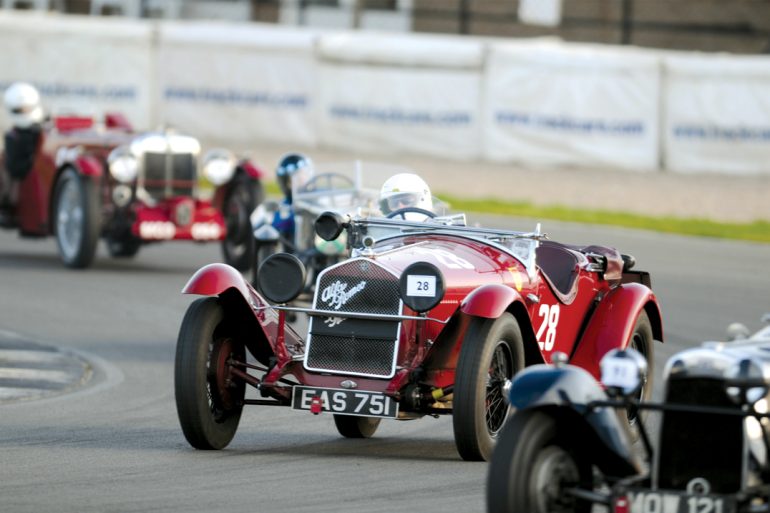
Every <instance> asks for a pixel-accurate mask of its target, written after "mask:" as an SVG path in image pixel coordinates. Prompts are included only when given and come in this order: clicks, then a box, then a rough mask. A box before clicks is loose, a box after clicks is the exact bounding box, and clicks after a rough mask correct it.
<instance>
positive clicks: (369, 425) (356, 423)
mask: <svg viewBox="0 0 770 513" xmlns="http://www.w3.org/2000/svg"><path fill="white" fill-rule="evenodd" d="M334 425H335V426H337V431H339V433H340V434H341V435H342V436H344V437H345V438H369V437H370V436H372V435H374V432H375V431H377V427H378V426H379V425H380V419H376V418H374V417H352V416H350V415H335V416H334Z"/></svg>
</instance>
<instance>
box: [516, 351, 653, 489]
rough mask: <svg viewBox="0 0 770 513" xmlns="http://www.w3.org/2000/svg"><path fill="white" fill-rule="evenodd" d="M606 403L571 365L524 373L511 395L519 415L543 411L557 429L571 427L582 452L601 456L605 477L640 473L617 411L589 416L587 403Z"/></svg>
mask: <svg viewBox="0 0 770 513" xmlns="http://www.w3.org/2000/svg"><path fill="white" fill-rule="evenodd" d="M606 399H607V396H606V394H605V393H604V391H603V390H602V388H601V386H600V385H599V384H598V383H597V381H596V380H595V379H594V377H593V376H591V374H589V373H588V372H586V371H585V370H583V369H581V368H579V367H574V366H571V365H570V366H568V367H559V368H554V367H553V366H550V365H536V366H533V367H530V368H528V369H525V370H524V371H522V372H521V373H519V374H518V375H517V376H516V377H515V378H514V380H513V383H512V385H511V391H510V402H511V406H513V407H514V408H515V409H516V411H520V410H525V409H528V410H542V411H543V413H545V414H547V415H549V416H551V417H553V418H554V419H556V420H557V421H558V422H557V425H561V426H569V431H570V432H571V433H572V435H573V436H575V437H577V438H578V439H579V440H580V444H581V445H582V449H583V450H584V451H588V452H590V453H592V454H595V455H598V457H597V459H596V461H597V464H598V466H599V467H600V468H601V470H602V471H603V472H605V473H606V474H608V475H619V476H623V475H629V474H635V473H638V472H639V471H640V467H639V463H638V461H637V460H636V457H635V456H634V454H633V452H632V451H631V446H632V444H631V440H632V437H631V435H630V433H629V431H628V427H627V425H626V424H623V423H621V422H620V419H619V417H618V414H617V412H616V410H615V409H613V408H607V407H605V408H596V409H593V410H592V411H590V412H588V408H587V407H586V405H587V404H588V403H590V402H592V401H602V400H606Z"/></svg>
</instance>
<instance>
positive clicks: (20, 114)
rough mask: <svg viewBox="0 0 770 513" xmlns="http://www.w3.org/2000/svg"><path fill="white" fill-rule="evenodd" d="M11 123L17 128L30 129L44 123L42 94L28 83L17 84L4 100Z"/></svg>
mask: <svg viewBox="0 0 770 513" xmlns="http://www.w3.org/2000/svg"><path fill="white" fill-rule="evenodd" d="M3 100H4V103H5V108H6V110H7V111H8V115H9V116H10V119H11V123H12V124H13V126H14V127H16V128H30V127H31V126H33V125H36V124H39V123H41V122H42V121H43V108H42V107H41V106H40V93H38V92H37V89H35V87H34V86H32V85H30V84H28V83H26V82H15V83H13V84H11V86H10V87H8V89H6V90H5V96H4V98H3Z"/></svg>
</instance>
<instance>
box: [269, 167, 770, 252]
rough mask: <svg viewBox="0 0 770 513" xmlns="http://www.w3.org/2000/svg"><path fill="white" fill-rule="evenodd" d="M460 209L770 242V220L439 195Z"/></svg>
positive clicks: (272, 188) (273, 191)
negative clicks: (665, 214)
mask: <svg viewBox="0 0 770 513" xmlns="http://www.w3.org/2000/svg"><path fill="white" fill-rule="evenodd" d="M265 192H267V193H268V194H269V195H271V196H280V194H281V191H280V189H279V187H278V184H276V183H275V182H268V183H266V184H265ZM439 197H440V198H441V199H442V200H444V201H446V202H447V203H449V204H450V205H451V207H452V210H454V211H457V212H478V213H481V214H495V215H503V216H514V217H531V218H535V219H552V220H555V221H568V222H572V223H589V224H601V225H609V226H619V227H623V228H637V229H641V230H652V231H656V232H664V233H676V234H680V235H696V236H701V237H716V238H719V239H732V240H746V241H753V242H764V243H770V222H768V221H754V222H751V223H724V222H719V221H711V220H708V219H696V218H678V217H653V216H644V215H640V214H630V213H627V212H615V211H611V210H585V209H576V208H569V207H562V206H558V205H557V206H548V207H542V206H535V205H532V204H531V203H528V202H507V201H501V200H498V199H461V198H457V197H455V196H448V195H445V194H439Z"/></svg>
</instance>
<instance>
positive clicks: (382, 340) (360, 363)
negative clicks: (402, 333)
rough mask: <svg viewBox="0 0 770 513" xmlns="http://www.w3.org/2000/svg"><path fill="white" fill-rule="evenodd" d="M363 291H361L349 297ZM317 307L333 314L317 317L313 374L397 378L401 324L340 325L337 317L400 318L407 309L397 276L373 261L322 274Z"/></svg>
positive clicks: (309, 364)
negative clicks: (346, 314)
mask: <svg viewBox="0 0 770 513" xmlns="http://www.w3.org/2000/svg"><path fill="white" fill-rule="evenodd" d="M362 284H363V285H362ZM358 287H360V290H358V291H357V292H355V293H353V294H352V295H350V296H349V297H344V294H345V293H346V292H349V291H351V290H354V289H357V288H358ZM335 290H336V291H337V294H334V293H333V291H335ZM313 306H314V307H315V308H316V309H318V310H328V311H329V314H330V315H329V317H327V318H323V317H314V318H313V319H312V320H311V322H310V328H309V329H310V335H309V337H308V346H307V354H306V356H305V367H306V368H307V369H309V370H315V371H322V372H332V373H341V374H354V375H363V376H374V377H389V376H392V375H393V372H394V368H395V358H396V346H397V344H398V332H399V329H400V322H398V321H381V320H372V319H344V320H341V319H342V318H337V319H335V317H334V313H335V312H360V313H372V314H378V315H383V314H385V315H399V314H400V313H401V308H402V303H401V298H400V296H399V293H398V280H397V278H396V277H395V276H394V275H392V274H391V273H390V272H388V271H386V270H385V269H383V268H382V267H380V266H379V265H377V264H375V263H373V262H372V261H371V260H367V259H358V260H351V261H348V262H345V263H343V264H341V265H338V266H336V267H332V268H330V269H327V270H326V271H324V272H323V273H322V274H321V276H320V277H319V280H318V284H317V290H316V297H315V301H314V304H313ZM340 321H341V322H340Z"/></svg>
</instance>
